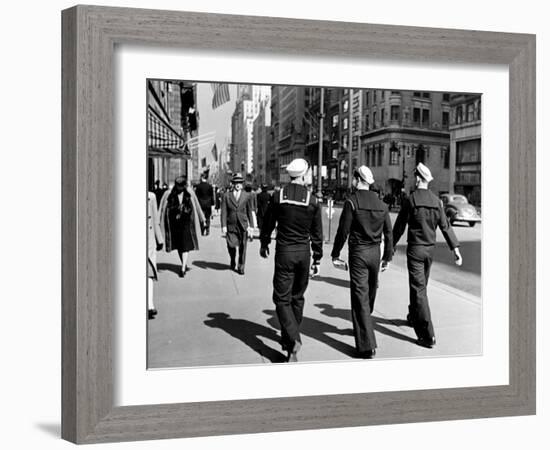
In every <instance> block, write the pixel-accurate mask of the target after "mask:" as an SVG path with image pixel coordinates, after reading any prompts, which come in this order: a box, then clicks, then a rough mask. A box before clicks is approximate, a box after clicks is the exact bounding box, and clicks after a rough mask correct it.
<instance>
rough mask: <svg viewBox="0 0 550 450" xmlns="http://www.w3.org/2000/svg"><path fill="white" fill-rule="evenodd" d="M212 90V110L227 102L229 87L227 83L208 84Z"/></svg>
mask: <svg viewBox="0 0 550 450" xmlns="http://www.w3.org/2000/svg"><path fill="white" fill-rule="evenodd" d="M210 87H211V88H212V94H213V95H212V109H216V108H217V107H218V106H221V105H223V104H224V103H227V102H228V101H229V85H228V84H227V83H210Z"/></svg>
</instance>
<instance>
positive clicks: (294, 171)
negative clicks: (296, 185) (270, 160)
mask: <svg viewBox="0 0 550 450" xmlns="http://www.w3.org/2000/svg"><path fill="white" fill-rule="evenodd" d="M307 169H309V164H308V163H307V161H306V160H305V159H302V158H296V159H293V160H292V161H291V162H290V164H289V165H288V166H286V171H287V172H288V174H289V175H290V177H291V178H296V177H302V176H304V175H305V174H306V173H307Z"/></svg>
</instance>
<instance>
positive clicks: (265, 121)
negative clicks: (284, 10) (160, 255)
mask: <svg viewBox="0 0 550 450" xmlns="http://www.w3.org/2000/svg"><path fill="white" fill-rule="evenodd" d="M174 83H181V82H179V81H177V82H174ZM185 83H190V84H192V85H193V86H194V93H195V99H196V110H197V114H196V117H197V132H196V134H195V135H194V136H189V137H188V139H189V143H191V144H193V145H191V151H192V152H194V154H193V155H191V158H190V160H191V164H187V168H186V170H187V174H188V178H189V179H190V180H191V182H196V181H198V178H199V177H200V174H201V173H203V172H205V171H206V172H208V173H209V174H210V175H211V176H212V177H213V181H214V182H215V183H216V184H220V185H223V184H226V183H227V177H228V174H230V173H234V172H241V173H242V174H243V176H245V178H246V180H247V182H249V183H251V184H253V185H260V184H268V185H279V184H281V183H284V182H286V181H288V180H287V179H286V175H285V170H284V168H285V166H286V164H288V162H289V161H290V160H292V159H294V158H296V157H303V158H305V159H307V160H308V161H309V162H310V164H311V165H312V166H313V169H314V170H313V171H314V174H315V176H316V174H317V172H318V170H317V165H318V153H319V138H318V135H319V116H320V91H321V88H320V87H308V86H282V85H263V84H228V85H227V86H228V92H229V99H228V100H226V101H225V103H223V104H221V105H219V106H217V107H215V108H214V107H213V105H212V100H213V87H212V86H213V84H211V83H202V82H192V81H186V82H185ZM323 91H324V100H323V115H324V117H323V118H324V125H323V128H324V130H323V139H322V147H323V150H322V156H323V158H322V171H321V173H322V183H321V186H322V189H323V191H324V192H323V193H326V192H330V193H331V194H332V195H333V196H334V197H336V198H339V197H344V196H345V195H346V192H347V191H349V188H350V178H349V173H350V170H351V169H352V168H354V167H357V166H359V165H362V164H364V165H367V166H369V167H370V168H371V169H372V170H373V173H374V175H375V179H376V180H377V188H378V189H379V190H381V191H383V192H386V193H391V194H392V195H398V194H399V193H400V192H401V190H405V191H406V192H409V191H410V190H412V189H413V187H414V186H413V178H412V176H411V174H412V171H413V169H414V167H415V166H416V164H418V163H419V162H423V163H425V164H427V165H429V166H430V168H431V170H432V171H433V173H434V175H435V179H436V181H434V183H433V185H432V189H433V190H434V191H435V192H436V193H437V194H442V193H447V192H448V193H455V192H456V193H461V194H464V195H466V196H467V197H468V198H469V200H470V201H472V202H473V203H475V204H477V205H478V206H479V205H480V202H481V94H471V93H449V92H436V91H405V90H399V91H395V90H390V89H370V88H362V89H352V88H344V87H326V88H323ZM259 116H261V119H260V121H257V119H258V117H259ZM214 144H215V145H216V148H215V149H213V146H214ZM189 166H191V167H189ZM315 185H317V184H316V183H315Z"/></svg>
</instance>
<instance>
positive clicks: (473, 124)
mask: <svg viewBox="0 0 550 450" xmlns="http://www.w3.org/2000/svg"><path fill="white" fill-rule="evenodd" d="M449 129H450V132H451V138H450V139H451V142H450V161H451V167H450V169H451V170H450V180H449V192H452V193H457V194H463V195H465V196H466V197H467V198H468V201H469V202H470V203H472V204H474V205H476V206H481V95H480V94H475V95H472V94H456V95H453V96H451V125H450V127H449Z"/></svg>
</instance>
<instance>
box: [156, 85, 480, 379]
mask: <svg viewBox="0 0 550 450" xmlns="http://www.w3.org/2000/svg"><path fill="white" fill-rule="evenodd" d="M146 92H147V94H146V95H147V158H148V164H147V219H148V220H147V227H148V245H147V277H148V279H147V321H148V328H147V365H148V368H149V369H162V368H183V367H196V366H220V365H246V364H272V363H295V362H326V361H341V360H350V361H352V360H369V359H373V358H376V359H384V358H386V359H388V358H425V357H435V356H466V355H480V354H482V352H483V342H482V306H483V305H482V297H481V237H482V203H481V199H482V192H481V104H482V95H481V94H478V93H463V92H461V93H459V92H432V91H405V90H390V89H382V88H372V89H370V88H343V87H316V86H286V85H285V86H282V85H273V86H271V85H265V84H228V83H223V82H198V81H188V80H172V79H148V80H147V86H146Z"/></svg>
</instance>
